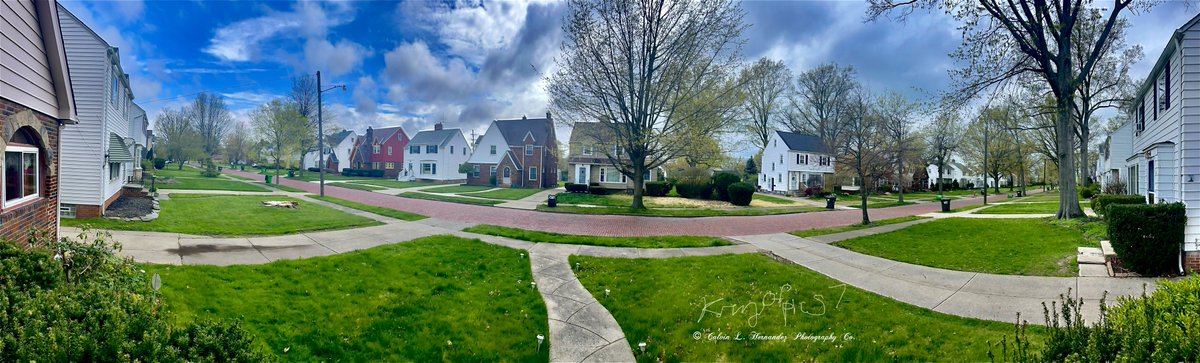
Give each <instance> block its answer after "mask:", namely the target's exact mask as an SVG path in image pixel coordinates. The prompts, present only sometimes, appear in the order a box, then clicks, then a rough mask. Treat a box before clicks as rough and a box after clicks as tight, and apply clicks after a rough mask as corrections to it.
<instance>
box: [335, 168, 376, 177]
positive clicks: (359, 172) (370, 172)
mask: <svg viewBox="0 0 1200 363" xmlns="http://www.w3.org/2000/svg"><path fill="white" fill-rule="evenodd" d="M342 176H365V177H371V178H382V177H383V170H378V169H350V168H342Z"/></svg>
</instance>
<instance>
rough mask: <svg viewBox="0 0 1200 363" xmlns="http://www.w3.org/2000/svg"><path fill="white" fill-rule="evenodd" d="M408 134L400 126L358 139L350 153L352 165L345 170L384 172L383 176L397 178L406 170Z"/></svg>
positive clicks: (370, 130)
mask: <svg viewBox="0 0 1200 363" xmlns="http://www.w3.org/2000/svg"><path fill="white" fill-rule="evenodd" d="M408 141H409V137H408V133H406V132H404V129H403V128H401V127H400V126H394V127H384V128H378V129H373V128H370V127H368V128H367V133H366V134H363V136H362V137H359V138H358V141H357V142H356V143H355V146H354V149H353V150H352V151H351V153H350V164H349V165H347V166H343V168H353V169H368V170H383V175H384V176H385V177H388V178H396V177H397V176H399V175H400V171H401V169H403V168H404V148H405V147H408Z"/></svg>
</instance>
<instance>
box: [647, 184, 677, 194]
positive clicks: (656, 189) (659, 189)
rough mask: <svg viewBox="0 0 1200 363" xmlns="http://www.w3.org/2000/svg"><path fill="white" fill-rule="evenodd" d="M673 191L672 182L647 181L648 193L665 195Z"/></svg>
mask: <svg viewBox="0 0 1200 363" xmlns="http://www.w3.org/2000/svg"><path fill="white" fill-rule="evenodd" d="M670 192H671V184H668V183H667V182H663V181H652V182H646V195H649V196H652V197H665V196H666V195H667V193H670Z"/></svg>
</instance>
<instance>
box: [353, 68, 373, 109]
mask: <svg viewBox="0 0 1200 363" xmlns="http://www.w3.org/2000/svg"><path fill="white" fill-rule="evenodd" d="M377 97H379V86H378V85H377V84H376V83H375V79H373V78H371V77H360V78H359V79H358V84H357V85H355V86H354V105H355V107H356V108H357V109H359V110H362V111H363V112H365V113H374V112H375V109H376V106H377V105H378V103H377V102H376V98H377Z"/></svg>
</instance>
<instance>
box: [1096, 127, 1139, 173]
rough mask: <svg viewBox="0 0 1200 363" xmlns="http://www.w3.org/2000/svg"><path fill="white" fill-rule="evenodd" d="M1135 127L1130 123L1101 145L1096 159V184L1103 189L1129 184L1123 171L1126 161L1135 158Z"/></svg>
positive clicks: (1117, 130)
mask: <svg viewBox="0 0 1200 363" xmlns="http://www.w3.org/2000/svg"><path fill="white" fill-rule="evenodd" d="M1133 126H1134V125H1133V123H1132V122H1128V123H1126V124H1125V125H1122V126H1121V127H1118V128H1117V129H1116V130H1115V131H1113V133H1112V134H1110V135H1108V137H1106V138H1104V143H1102V144H1100V153H1099V157H1098V158H1096V182H1097V183H1100V186H1101V187H1107V186H1108V185H1110V184H1113V183H1116V182H1127V181H1126V179H1127V178H1128V177H1129V176H1128V175H1126V174H1125V173H1124V172H1122V171H1121V169H1124V166H1125V161H1126V160H1128V159H1129V158H1130V157H1131V156H1133V149H1132V148H1133V144H1132V143H1133ZM1127 184H1128V183H1127ZM1126 187H1128V185H1126Z"/></svg>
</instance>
